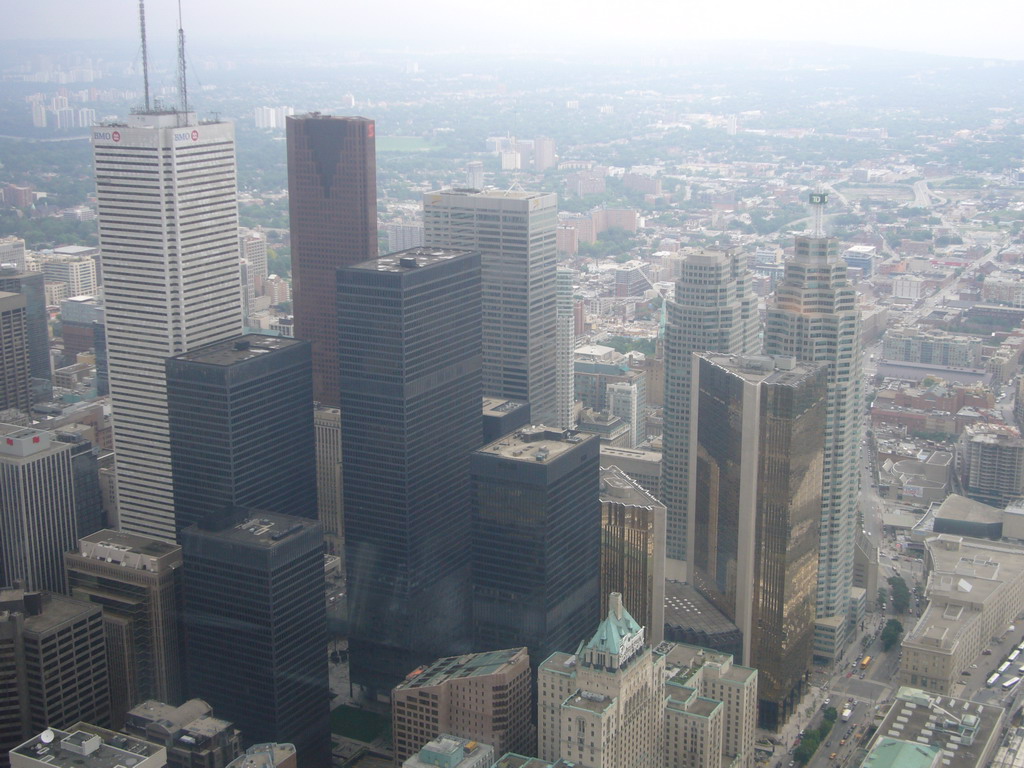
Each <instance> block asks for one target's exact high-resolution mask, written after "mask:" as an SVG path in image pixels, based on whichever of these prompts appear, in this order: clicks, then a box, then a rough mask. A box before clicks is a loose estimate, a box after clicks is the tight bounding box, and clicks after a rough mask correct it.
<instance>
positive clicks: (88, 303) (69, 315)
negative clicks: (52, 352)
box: [60, 296, 103, 365]
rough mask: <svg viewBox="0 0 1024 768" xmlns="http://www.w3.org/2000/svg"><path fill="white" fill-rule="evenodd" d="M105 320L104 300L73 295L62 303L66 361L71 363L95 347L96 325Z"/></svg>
mask: <svg viewBox="0 0 1024 768" xmlns="http://www.w3.org/2000/svg"><path fill="white" fill-rule="evenodd" d="M102 322H103V302H101V301H99V300H98V299H96V298H95V297H93V296H73V297H71V298H70V299H65V300H64V301H62V302H61V303H60V336H61V339H62V340H63V342H64V361H65V363H66V364H68V365H70V364H71V363H73V362H74V361H75V359H76V357H77V355H78V354H79V353H81V352H88V351H89V350H92V349H95V347H96V342H95V330H94V328H95V325H96V323H102Z"/></svg>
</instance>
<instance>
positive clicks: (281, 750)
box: [225, 743, 295, 768]
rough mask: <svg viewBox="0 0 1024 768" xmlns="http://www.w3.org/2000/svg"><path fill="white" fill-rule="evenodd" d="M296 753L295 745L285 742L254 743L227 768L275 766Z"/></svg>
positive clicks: (266, 767) (226, 767)
mask: <svg viewBox="0 0 1024 768" xmlns="http://www.w3.org/2000/svg"><path fill="white" fill-rule="evenodd" d="M294 755H295V745H294V744H285V743H277V744H275V743H268V744H253V745H252V746H251V747H249V748H248V749H247V750H245V754H244V755H239V756H238V757H236V758H235V759H234V760H232V761H231V762H230V763H228V764H227V766H225V768H274V767H275V766H278V765H281V764H282V763H284V761H285V760H288V759H289V758H292V757H293V756H294Z"/></svg>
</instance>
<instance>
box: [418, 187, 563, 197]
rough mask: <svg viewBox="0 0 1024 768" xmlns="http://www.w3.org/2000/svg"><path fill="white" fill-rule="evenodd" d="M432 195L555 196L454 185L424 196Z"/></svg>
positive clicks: (547, 193)
mask: <svg viewBox="0 0 1024 768" xmlns="http://www.w3.org/2000/svg"><path fill="white" fill-rule="evenodd" d="M431 195H448V196H456V197H477V198H488V199H505V200H534V199H537V198H544V197H549V196H550V197H554V193H552V192H531V191H527V190H525V189H497V188H490V189H472V188H468V187H467V188H459V187H452V188H449V189H440V190H435V191H433V192H428V193H427V194H426V195H425V196H424V197H429V196H431Z"/></svg>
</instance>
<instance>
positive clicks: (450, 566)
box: [338, 248, 482, 691]
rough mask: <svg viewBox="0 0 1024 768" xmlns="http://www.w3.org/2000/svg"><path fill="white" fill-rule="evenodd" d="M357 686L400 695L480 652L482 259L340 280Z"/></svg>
mask: <svg viewBox="0 0 1024 768" xmlns="http://www.w3.org/2000/svg"><path fill="white" fill-rule="evenodd" d="M338 323H339V338H340V340H341V344H340V347H339V352H340V364H341V368H340V378H341V413H342V419H341V429H342V446H343V460H342V474H343V484H342V485H343V489H344V490H343V495H344V504H345V560H346V568H347V570H348V593H349V594H348V608H349V624H350V634H349V648H350V652H351V653H350V659H351V662H350V670H351V679H352V681H353V682H354V683H356V684H358V685H362V686H366V687H368V688H371V689H373V690H379V691H387V690H390V689H391V688H392V687H393V686H394V685H396V684H397V683H398V682H400V681H401V680H402V679H403V678H404V677H405V675H406V674H407V673H408V672H409V671H410V670H412V669H413V668H414V667H416V666H418V665H420V664H423V663H426V662H429V661H431V660H433V659H434V658H436V657H438V656H445V655H452V654H455V653H462V652H465V651H466V650H468V649H469V647H470V639H469V637H468V634H467V629H466V625H465V623H466V617H467V616H468V586H469V543H468V536H469V528H470V508H469V454H470V452H471V451H473V450H475V449H476V448H479V446H480V444H481V443H482V436H481V435H482V423H481V417H480V404H481V397H482V393H481V385H480V256H479V254H477V253H473V252H467V251H443V250H439V249H436V248H429V249H428V248H424V249H412V250H407V251H400V252H399V253H397V254H391V255H389V256H383V257H381V258H380V259H376V260H373V261H368V262H365V263H364V264H360V265H357V266H353V267H347V268H343V269H341V270H339V272H338Z"/></svg>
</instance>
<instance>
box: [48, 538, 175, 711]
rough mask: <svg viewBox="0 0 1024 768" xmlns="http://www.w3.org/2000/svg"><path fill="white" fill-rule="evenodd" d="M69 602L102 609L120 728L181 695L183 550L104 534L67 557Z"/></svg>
mask: <svg viewBox="0 0 1024 768" xmlns="http://www.w3.org/2000/svg"><path fill="white" fill-rule="evenodd" d="M64 562H65V565H66V568H67V575H68V589H69V591H70V592H71V596H72V597H74V598H76V599H78V600H81V601H83V602H87V603H95V604H96V605H99V606H101V607H102V608H103V623H104V628H105V631H106V634H107V640H108V645H107V648H108V654H107V661H108V665H109V669H110V699H111V715H112V719H113V723H114V725H115V726H118V727H120V725H121V723H122V722H123V720H124V716H125V713H126V712H127V711H128V710H129V709H130V708H131V707H132V706H134V705H135V704H136V703H138V702H140V701H143V700H145V699H151V698H157V699H162V700H164V701H178V700H179V699H180V698H181V693H182V679H181V674H182V669H181V659H180V655H181V643H180V640H179V634H178V621H179V618H180V617H179V612H178V605H179V603H180V601H181V547H179V546H178V545H177V544H171V543H169V542H166V541H161V540H160V539H154V538H151V537H149V536H140V535H138V534H135V533H121V532H118V531H99V532H98V533H94V534H92V535H91V536H86V537H84V538H82V539H81V540H80V541H79V542H78V549H77V550H75V551H74V552H68V553H67V554H65V555H64Z"/></svg>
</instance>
